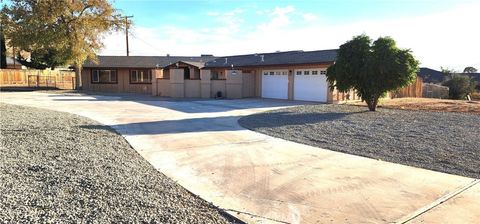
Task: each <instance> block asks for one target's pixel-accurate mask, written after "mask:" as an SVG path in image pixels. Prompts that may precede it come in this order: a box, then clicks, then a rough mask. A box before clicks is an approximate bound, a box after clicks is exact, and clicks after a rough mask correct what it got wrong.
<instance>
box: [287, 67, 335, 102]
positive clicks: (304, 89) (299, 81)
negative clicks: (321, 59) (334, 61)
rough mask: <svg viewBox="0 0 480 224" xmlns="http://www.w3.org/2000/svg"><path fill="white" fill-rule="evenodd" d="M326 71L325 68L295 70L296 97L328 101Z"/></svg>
mask: <svg viewBox="0 0 480 224" xmlns="http://www.w3.org/2000/svg"><path fill="white" fill-rule="evenodd" d="M325 72H326V71H325V69H299V70H295V72H294V76H295V77H294V79H295V80H294V87H293V88H294V91H293V92H294V93H293V97H294V99H295V100H305V101H316V102H327V92H328V84H327V77H326V75H325Z"/></svg>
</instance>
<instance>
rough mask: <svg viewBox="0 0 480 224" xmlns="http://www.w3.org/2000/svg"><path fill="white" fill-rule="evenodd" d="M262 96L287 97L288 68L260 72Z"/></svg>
mask: <svg viewBox="0 0 480 224" xmlns="http://www.w3.org/2000/svg"><path fill="white" fill-rule="evenodd" d="M262 97H264V98H273V99H288V70H265V71H263V72H262Z"/></svg>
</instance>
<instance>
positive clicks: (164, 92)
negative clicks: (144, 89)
mask: <svg viewBox="0 0 480 224" xmlns="http://www.w3.org/2000/svg"><path fill="white" fill-rule="evenodd" d="M156 84H157V92H156V95H155V96H170V80H168V79H156Z"/></svg>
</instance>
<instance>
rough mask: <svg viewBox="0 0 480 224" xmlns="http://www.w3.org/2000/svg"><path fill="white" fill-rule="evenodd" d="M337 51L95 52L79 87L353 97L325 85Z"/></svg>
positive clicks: (214, 95)
mask: <svg viewBox="0 0 480 224" xmlns="http://www.w3.org/2000/svg"><path fill="white" fill-rule="evenodd" d="M336 56H337V50H319V51H287V52H274V53H257V54H247V55H235V56H224V57H213V56H211V55H202V56H201V57H175V56H99V57H98V63H92V62H87V63H86V64H85V65H84V66H83V70H82V81H83V89H85V90H91V91H110V92H136V93H148V94H152V95H154V96H167V97H192V98H196V97H198V98H217V97H226V98H248V97H261V98H272V99H288V100H304V101H316V102H325V103H335V102H342V101H346V100H358V97H357V96H356V93H355V91H350V92H347V93H341V92H338V91H336V90H334V91H331V90H330V89H329V88H328V82H327V77H326V72H327V68H328V67H329V66H330V65H332V64H333V63H334V61H335V59H336Z"/></svg>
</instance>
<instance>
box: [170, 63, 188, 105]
mask: <svg viewBox="0 0 480 224" xmlns="http://www.w3.org/2000/svg"><path fill="white" fill-rule="evenodd" d="M170 96H171V97H179V98H183V97H185V80H184V70H183V69H178V68H175V69H170Z"/></svg>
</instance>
